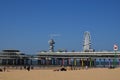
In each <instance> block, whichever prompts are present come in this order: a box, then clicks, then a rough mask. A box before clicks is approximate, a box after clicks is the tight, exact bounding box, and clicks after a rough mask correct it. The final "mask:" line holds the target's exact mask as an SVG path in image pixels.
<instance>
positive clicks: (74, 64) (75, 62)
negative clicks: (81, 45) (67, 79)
mask: <svg viewBox="0 0 120 80" xmlns="http://www.w3.org/2000/svg"><path fill="white" fill-rule="evenodd" d="M74 66H76V58H74Z"/></svg>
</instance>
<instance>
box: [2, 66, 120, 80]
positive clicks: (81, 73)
mask: <svg viewBox="0 0 120 80" xmlns="http://www.w3.org/2000/svg"><path fill="white" fill-rule="evenodd" d="M0 80H120V68H116V69H107V68H97V69H88V70H85V69H84V70H83V69H81V70H72V71H53V70H31V71H26V70H9V71H8V72H0Z"/></svg>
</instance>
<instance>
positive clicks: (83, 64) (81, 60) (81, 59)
mask: <svg viewBox="0 0 120 80" xmlns="http://www.w3.org/2000/svg"><path fill="white" fill-rule="evenodd" d="M81 61H82V67H84V60H83V59H81Z"/></svg>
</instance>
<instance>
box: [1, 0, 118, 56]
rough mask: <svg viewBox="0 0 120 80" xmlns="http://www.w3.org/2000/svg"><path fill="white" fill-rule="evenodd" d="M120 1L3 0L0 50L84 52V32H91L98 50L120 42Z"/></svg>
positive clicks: (108, 48) (95, 47)
mask: <svg viewBox="0 0 120 80" xmlns="http://www.w3.org/2000/svg"><path fill="white" fill-rule="evenodd" d="M119 4H120V0H0V50H3V49H19V50H21V51H22V52H25V53H28V54H34V53H36V52H38V51H40V50H48V47H49V45H48V40H49V39H50V36H49V35H50V34H58V35H59V36H55V37H54V39H55V42H56V44H55V50H58V49H67V50H68V51H71V50H73V49H74V50H76V51H81V50H82V45H83V34H84V32H85V31H89V32H90V33H91V38H92V47H93V48H94V49H95V50H111V51H112V50H113V45H114V44H115V43H116V44H118V45H120V5H119Z"/></svg>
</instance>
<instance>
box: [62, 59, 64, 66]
mask: <svg viewBox="0 0 120 80" xmlns="http://www.w3.org/2000/svg"><path fill="white" fill-rule="evenodd" d="M62 66H64V58H62Z"/></svg>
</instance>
